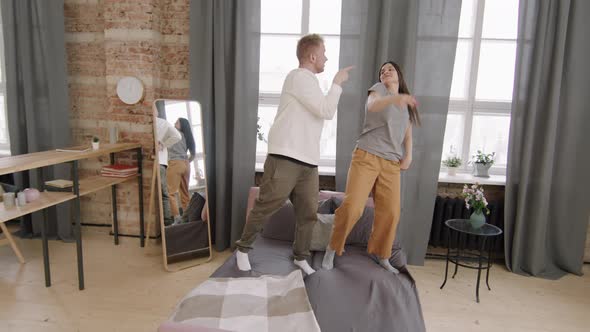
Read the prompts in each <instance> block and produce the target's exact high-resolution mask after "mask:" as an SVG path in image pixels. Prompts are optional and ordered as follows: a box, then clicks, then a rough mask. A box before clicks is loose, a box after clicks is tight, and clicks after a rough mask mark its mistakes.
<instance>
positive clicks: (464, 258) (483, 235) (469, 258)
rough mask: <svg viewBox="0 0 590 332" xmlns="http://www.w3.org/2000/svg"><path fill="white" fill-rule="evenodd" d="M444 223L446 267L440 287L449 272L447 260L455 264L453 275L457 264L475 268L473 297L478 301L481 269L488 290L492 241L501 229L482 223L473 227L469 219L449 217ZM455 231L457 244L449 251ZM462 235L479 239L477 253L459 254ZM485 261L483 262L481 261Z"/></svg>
mask: <svg viewBox="0 0 590 332" xmlns="http://www.w3.org/2000/svg"><path fill="white" fill-rule="evenodd" d="M445 225H446V226H447V227H448V228H449V232H448V234H447V260H446V267H445V280H444V281H443V284H442V285H441V286H440V289H442V288H443V287H444V286H445V284H446V283H447V276H448V273H449V262H451V263H453V264H455V272H454V273H453V277H452V278H455V275H456V274H457V270H458V268H459V266H462V267H465V268H468V269H476V270H477V284H476V286H475V298H476V301H477V302H478V303H479V281H480V279H481V270H486V285H487V286H488V290H491V288H490V284H489V277H490V268H491V267H492V248H493V242H494V239H495V237H497V236H498V235H500V234H502V230H501V229H500V228H498V227H496V226H494V225H490V224H484V225H483V226H482V227H480V228H473V227H472V226H471V224H470V223H469V219H449V220H447V221H445ZM453 232H456V233H457V235H458V236H457V246H456V248H457V249H455V250H453V251H451V233H453ZM462 235H465V236H466V235H473V236H475V237H477V238H478V240H480V245H479V255H473V254H469V253H465V252H464V253H463V255H461V251H462V249H463V248H462V247H461V243H462V242H461V236H462ZM488 238H489V239H490V241H489V242H492V243H490V245H489V249H488V253H487V255H486V254H485V252H486V240H487V239H488ZM484 260H485V261H486V262H485V264H483V261H484Z"/></svg>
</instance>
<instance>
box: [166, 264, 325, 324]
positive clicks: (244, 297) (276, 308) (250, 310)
mask: <svg viewBox="0 0 590 332" xmlns="http://www.w3.org/2000/svg"><path fill="white" fill-rule="evenodd" d="M171 323H175V324H178V323H180V324H182V325H184V324H186V325H190V326H200V327H208V328H217V329H223V330H230V331H256V332H263V331H269V332H271V331H281V332H287V331H320V327H319V325H318V323H317V321H316V319H315V316H314V314H313V311H312V308H311V304H310V303H309V299H308V298H307V293H306V291H305V284H304V283H303V277H302V274H301V271H300V270H296V271H293V272H291V273H290V274H289V275H287V276H272V275H265V276H261V277H258V278H210V279H208V280H207V281H205V282H204V283H202V284H201V285H200V286H199V287H197V288H195V289H193V290H192V291H191V292H190V293H189V294H188V295H187V296H185V297H184V299H183V300H182V301H181V303H180V304H179V305H178V308H177V310H176V312H175V313H174V314H173V315H172V318H171Z"/></svg>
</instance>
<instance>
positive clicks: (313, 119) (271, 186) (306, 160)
mask: <svg viewBox="0 0 590 332" xmlns="http://www.w3.org/2000/svg"><path fill="white" fill-rule="evenodd" d="M325 52H326V48H325V46H324V41H323V39H322V37H320V36H319V35H317V34H311V35H307V36H304V37H302V38H301V39H300V40H299V42H298V43H297V58H298V60H299V68H297V69H294V70H292V71H291V72H290V73H289V74H288V75H287V78H286V79H285V82H284V84H283V90H282V92H281V98H280V102H279V108H278V111H277V115H276V117H275V120H274V123H273V125H272V127H271V129H270V132H269V136H268V156H267V158H266V162H265V163H264V175H263V177H262V182H261V184H260V193H259V197H258V199H257V200H256V204H255V205H254V208H253V209H252V211H251V212H250V215H249V218H248V221H247V223H246V226H245V227H244V231H243V233H242V238H241V239H240V240H239V241H237V242H236V245H237V247H238V250H237V252H236V259H237V263H238V269H240V270H242V271H249V270H250V269H251V266H250V261H249V259H248V251H249V250H250V249H252V243H253V242H254V240H255V238H256V235H257V234H258V233H259V232H260V230H261V229H262V226H263V223H264V221H266V220H267V219H268V217H269V216H271V215H272V214H273V213H275V212H276V211H277V210H278V209H279V208H281V206H282V205H283V204H284V203H285V201H286V200H287V199H289V198H290V199H291V202H292V203H293V207H294V209H295V216H296V227H295V241H294V243H293V256H294V261H293V262H294V263H295V265H297V266H298V267H299V268H301V269H302V270H303V271H304V272H305V273H307V274H311V273H314V272H315V270H314V269H312V268H311V266H309V264H308V263H307V261H306V258H307V257H309V255H310V252H309V247H310V242H311V233H312V230H313V225H314V223H315V222H316V219H317V216H316V213H317V204H318V192H319V177H318V166H317V165H318V161H319V158H320V137H321V134H322V129H323V126H324V120H331V119H332V118H333V117H334V114H336V108H337V106H338V100H339V99H340V94H341V93H342V87H341V85H342V83H344V82H346V81H347V80H348V72H349V71H350V70H351V69H352V67H348V68H344V69H342V70H340V71H339V72H338V73H337V74H336V75H335V76H334V80H333V84H332V87H331V88H330V90H329V91H328V94H327V95H324V94H323V92H322V90H321V89H320V85H319V81H318V79H317V77H316V74H319V73H321V72H323V71H324V66H325V64H326V61H328V58H327V57H326V54H325Z"/></svg>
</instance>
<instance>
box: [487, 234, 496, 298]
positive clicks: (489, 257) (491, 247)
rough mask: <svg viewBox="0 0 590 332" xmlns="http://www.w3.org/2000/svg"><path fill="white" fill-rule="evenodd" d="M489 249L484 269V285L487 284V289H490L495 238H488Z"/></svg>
mask: <svg viewBox="0 0 590 332" xmlns="http://www.w3.org/2000/svg"><path fill="white" fill-rule="evenodd" d="M490 242H491V243H490V249H489V250H488V269H487V271H486V285H487V286H488V290H489V291H491V290H492V289H491V288H490V269H491V268H492V250H493V248H494V247H495V245H496V240H495V239H494V238H491V239H490Z"/></svg>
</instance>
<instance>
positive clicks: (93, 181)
mask: <svg viewBox="0 0 590 332" xmlns="http://www.w3.org/2000/svg"><path fill="white" fill-rule="evenodd" d="M124 151H135V152H136V154H137V164H138V169H139V171H138V174H137V175H133V176H129V177H126V178H110V177H103V176H91V177H87V178H83V179H80V177H79V172H78V171H79V169H78V167H79V161H80V160H83V159H88V158H93V157H99V156H102V155H106V154H109V155H110V159H111V160H110V161H111V164H114V163H115V153H117V152H124ZM142 161H143V155H142V150H141V145H140V144H137V143H119V144H101V148H100V149H98V150H89V151H84V152H61V151H57V150H51V151H43V152H35V153H29V154H23V155H18V156H12V157H5V158H0V175H3V174H9V173H15V172H22V171H28V170H32V169H37V171H38V177H39V183H40V186H41V188H39V190H40V191H41V193H40V197H39V199H37V200H36V201H34V202H30V203H28V204H26V205H25V206H21V207H14V208H10V209H5V208H4V205H3V204H2V205H1V206H0V226H3V227H2V229H3V231H4V232H5V235H6V237H7V240H8V241H9V242H10V243H11V245H13V244H14V241H13V240H12V237H11V235H10V233H9V232H8V231H6V230H5V228H6V227H5V225H4V222H6V221H8V220H12V219H14V218H18V217H20V216H23V215H26V214H29V213H33V212H36V211H40V210H44V209H45V208H48V207H51V206H54V205H57V204H60V203H63V202H66V201H69V200H74V209H73V217H74V220H75V227H74V236H75V238H76V250H77V257H78V286H79V289H80V290H82V289H84V263H83V257H82V233H81V227H80V197H81V196H84V195H88V194H90V193H93V192H95V191H98V190H101V189H105V188H108V187H111V195H112V203H113V204H112V205H113V228H114V238H115V240H114V241H115V244H119V225H118V220H117V192H116V186H117V184H119V183H122V182H125V181H128V180H131V179H137V181H138V192H139V230H140V236H139V237H140V245H141V246H142V247H143V246H144V245H145V233H144V215H143V175H142V173H143V172H142V166H141V165H142ZM62 163H71V164H72V168H71V173H72V175H71V176H72V181H73V191H72V192H49V191H43V189H44V188H43V186H44V183H45V178H44V175H43V168H44V167H47V166H53V165H57V164H62ZM46 229H47V213H46V211H45V210H44V217H43V223H42V224H41V237H42V240H43V265H44V268H45V286H47V287H49V286H51V275H50V271H49V253H48V243H47V234H46ZM13 248H15V252H16V254H17V256H19V259H21V261H22V257H21V256H20V252H19V251H18V247H15V246H13Z"/></svg>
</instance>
